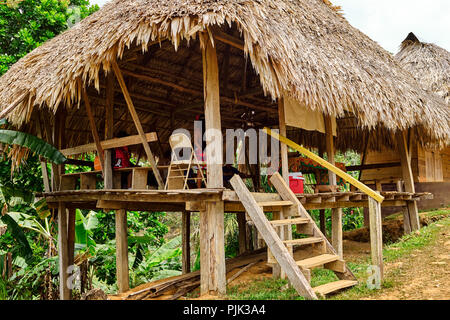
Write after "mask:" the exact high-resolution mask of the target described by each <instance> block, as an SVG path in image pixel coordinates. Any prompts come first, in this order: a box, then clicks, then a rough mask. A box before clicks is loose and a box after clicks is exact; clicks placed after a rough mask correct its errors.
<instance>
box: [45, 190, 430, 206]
mask: <svg viewBox="0 0 450 320" xmlns="http://www.w3.org/2000/svg"><path fill="white" fill-rule="evenodd" d="M252 195H253V196H254V197H255V199H256V200H257V201H258V202H272V201H281V200H282V199H281V198H280V196H279V195H278V194H276V193H252ZM381 195H382V196H384V197H385V200H384V202H383V203H382V206H385V207H388V206H393V207H403V206H406V205H407V203H408V201H417V200H421V199H432V198H433V195H432V194H430V193H408V192H381ZM37 196H38V197H45V198H46V200H47V202H48V203H49V205H50V206H51V207H53V206H54V205H56V203H58V202H66V203H70V205H71V206H77V208H84V207H88V208H96V207H97V208H99V207H98V206H97V205H98V203H99V202H101V203H102V204H101V206H100V208H101V207H102V206H103V207H104V206H105V202H106V203H108V204H115V205H114V206H112V207H111V208H116V207H119V205H117V203H122V204H123V205H124V204H125V203H127V205H128V206H130V210H131V209H133V208H134V209H135V210H138V209H139V208H143V207H145V204H147V203H149V204H154V205H155V206H157V207H158V208H161V209H165V210H167V211H170V209H171V208H172V207H173V209H174V210H177V211H178V210H180V209H182V208H183V206H186V205H187V204H189V205H188V207H187V209H188V210H191V211H197V209H198V208H197V207H198V205H199V204H201V203H202V202H204V201H220V200H223V201H225V205H226V208H225V209H226V211H227V212H243V211H244V209H243V207H242V205H241V204H240V202H239V199H238V197H237V196H236V193H235V192H234V191H232V190H225V189H191V190H131V189H128V190H118V189H111V190H66V191H57V192H49V193H41V194H38V195H37ZM297 197H298V199H299V200H300V202H301V203H302V204H303V206H304V207H305V209H307V210H312V209H328V208H353V207H367V206H368V196H367V195H366V194H363V193H361V192H334V193H314V194H297ZM133 203H135V205H133ZM157 204H159V206H158V205H157ZM164 204H166V205H164ZM171 204H173V205H171ZM269 209H270V208H269Z"/></svg>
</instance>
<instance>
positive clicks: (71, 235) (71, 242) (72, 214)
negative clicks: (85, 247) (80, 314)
mask: <svg viewBox="0 0 450 320" xmlns="http://www.w3.org/2000/svg"><path fill="white" fill-rule="evenodd" d="M68 211H69V215H68V217H67V247H68V248H67V261H68V262H67V265H68V266H73V265H74V260H75V218H76V209H75V208H70V209H68ZM70 299H72V290H70Z"/></svg>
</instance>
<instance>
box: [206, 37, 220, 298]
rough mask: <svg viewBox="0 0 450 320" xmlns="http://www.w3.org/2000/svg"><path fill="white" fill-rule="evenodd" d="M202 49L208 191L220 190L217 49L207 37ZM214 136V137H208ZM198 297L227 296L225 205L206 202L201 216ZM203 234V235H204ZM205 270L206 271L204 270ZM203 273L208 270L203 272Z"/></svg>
mask: <svg viewBox="0 0 450 320" xmlns="http://www.w3.org/2000/svg"><path fill="white" fill-rule="evenodd" d="M202 36H203V37H204V38H203V39H204V41H203V45H204V48H202V61H203V86H204V100H205V126H206V134H207V142H206V143H207V146H206V161H207V171H208V183H207V185H208V188H223V173H222V162H223V152H222V149H223V143H222V125H221V117H220V93H219V67H218V63H217V53H216V49H215V48H214V47H213V45H212V43H211V39H209V38H208V36H207V35H206V34H203V35H202ZM208 133H209V135H208ZM211 133H213V136H211ZM201 217H202V218H201V224H202V225H203V228H201V229H200V230H201V231H200V232H202V230H203V236H201V241H203V242H205V241H206V242H207V243H204V244H203V245H202V244H201V245H200V246H201V248H203V250H202V251H201V253H200V256H201V257H202V256H203V259H202V262H203V263H204V265H201V269H203V272H201V275H202V277H203V279H202V280H201V289H200V291H201V293H202V294H204V293H206V292H209V293H213V294H219V295H225V294H226V271H225V239H224V202H223V201H217V202H207V203H206V212H204V213H203V214H201ZM205 232H206V233H205ZM205 267H206V268H205ZM205 269H207V270H206V271H205Z"/></svg>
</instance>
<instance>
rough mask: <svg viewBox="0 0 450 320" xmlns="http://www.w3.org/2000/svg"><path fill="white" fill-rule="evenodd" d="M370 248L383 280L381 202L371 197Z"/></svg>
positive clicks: (374, 264)
mask: <svg viewBox="0 0 450 320" xmlns="http://www.w3.org/2000/svg"><path fill="white" fill-rule="evenodd" d="M369 223H370V249H371V256H372V265H373V266H375V267H377V268H378V270H379V275H380V281H381V282H382V281H383V229H382V223H381V204H380V203H378V202H377V201H376V200H375V199H373V198H372V197H369Z"/></svg>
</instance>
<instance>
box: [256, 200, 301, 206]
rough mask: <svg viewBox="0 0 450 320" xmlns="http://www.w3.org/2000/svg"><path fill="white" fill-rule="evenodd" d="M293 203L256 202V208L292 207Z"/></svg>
mask: <svg viewBox="0 0 450 320" xmlns="http://www.w3.org/2000/svg"><path fill="white" fill-rule="evenodd" d="M292 205H293V203H292V202H291V201H266V202H258V206H260V207H288V206H292Z"/></svg>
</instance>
